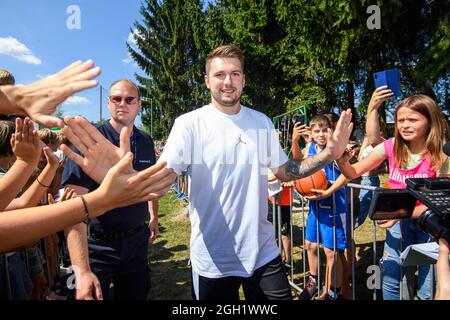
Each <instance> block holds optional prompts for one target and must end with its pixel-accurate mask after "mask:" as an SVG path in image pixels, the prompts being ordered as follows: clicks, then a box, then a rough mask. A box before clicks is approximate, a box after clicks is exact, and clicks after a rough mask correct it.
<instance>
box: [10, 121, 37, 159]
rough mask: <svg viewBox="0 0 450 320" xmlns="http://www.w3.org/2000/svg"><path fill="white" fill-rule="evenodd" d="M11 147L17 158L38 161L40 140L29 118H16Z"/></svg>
mask: <svg viewBox="0 0 450 320" xmlns="http://www.w3.org/2000/svg"><path fill="white" fill-rule="evenodd" d="M10 142H11V147H12V150H13V152H14V155H15V156H16V158H17V160H22V161H25V162H27V163H31V164H33V163H36V164H37V163H38V161H39V158H40V156H41V149H42V145H41V140H40V139H39V134H38V133H37V131H36V130H34V128H33V122H31V120H30V119H29V118H25V120H22V119H20V118H16V131H15V132H14V133H13V134H12V136H11V141H10Z"/></svg>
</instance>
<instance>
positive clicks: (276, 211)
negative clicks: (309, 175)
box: [271, 181, 435, 300]
mask: <svg viewBox="0 0 450 320" xmlns="http://www.w3.org/2000/svg"><path fill="white" fill-rule="evenodd" d="M331 182H332V181H331ZM347 188H348V190H349V195H350V196H349V202H350V208H349V218H350V224H349V225H350V228H349V232H348V233H347V235H348V237H349V241H348V242H349V248H348V249H347V250H346V251H347V253H348V256H347V259H351V267H350V268H351V297H352V300H355V299H356V298H357V297H356V287H357V284H356V273H355V272H356V270H355V262H356V258H355V256H356V250H355V241H354V240H355V227H354V221H355V217H357V214H358V213H355V209H354V208H355V203H354V197H353V195H354V192H355V189H358V190H368V191H374V190H375V189H376V187H373V186H367V185H361V184H354V183H349V184H347ZM291 192H296V193H297V191H296V190H294V189H293V188H291ZM276 197H278V199H279V194H277V195H275V196H274V198H276ZM334 197H335V195H334V194H333V216H334V221H333V238H334V248H333V249H334V262H335V263H334V265H333V267H334V272H333V281H331V284H336V268H337V263H336V261H337V254H338V250H336V220H335V218H336V209H335V200H334ZM291 198H292V197H291ZM299 200H300V202H299V204H300V210H298V211H299V213H300V215H301V219H300V225H299V227H300V228H301V243H300V247H301V260H302V267H301V270H300V272H299V273H295V272H294V261H295V260H294V255H295V254H294V250H291V257H290V259H288V260H290V261H291V265H290V272H289V277H288V278H289V283H290V285H291V287H292V288H293V289H294V290H296V291H297V292H298V294H300V293H301V292H302V291H303V289H302V288H301V287H300V286H299V284H298V282H299V281H298V279H297V278H296V277H295V275H297V274H301V275H302V276H301V278H303V281H302V284H303V285H304V284H305V283H306V276H307V265H306V245H305V229H306V217H305V216H306V212H307V211H308V205H307V204H308V201H307V200H305V199H304V198H303V197H300V199H299ZM278 203H280V202H279V201H278ZM271 205H272V207H273V210H272V214H273V220H272V221H273V224H274V227H275V229H276V230H275V234H276V237H277V244H278V246H279V248H280V254H281V255H282V256H283V249H282V236H281V223H279V222H280V221H282V217H281V206H280V205H277V204H275V201H274V202H273V203H272V204H271ZM297 206H298V205H297ZM293 207H294V204H293V203H291V206H290V221H291V224H290V234H291V248H294V228H293V226H294V224H295V223H294V220H293ZM355 214H356V216H355ZM371 223H372V259H371V261H372V265H373V266H377V267H378V265H379V263H378V260H379V258H380V257H379V256H378V252H377V225H376V223H375V221H371ZM400 223H401V222H400ZM316 230H317V233H318V232H319V228H316ZM383 232H385V231H384V230H383ZM317 239H320V238H319V234H317ZM402 240H403V239H402V235H401V234H400V242H401V241H402ZM320 247H321V246H320V245H317V257H318V270H317V271H318V272H317V275H318V281H317V283H318V296H320V295H321V283H322V282H321V278H322V275H321V261H320V260H321V255H320ZM349 249H350V250H349ZM403 249H406V248H401V250H403ZM402 269H403V268H400V270H402ZM365 271H366V270H364V272H365ZM432 273H433V276H432V277H431V281H432V282H433V283H432V285H431V286H430V289H431V293H430V296H431V297H433V294H434V292H433V287H434V281H435V280H434V270H433V268H432ZM366 275H367V273H366ZM369 276H370V274H369V275H368V277H369ZM368 277H367V278H368ZM301 278H300V279H301ZM400 279H401V280H400V299H403V297H404V296H403V295H404V293H403V292H404V291H405V288H404V286H405V279H404V275H403V274H402V273H401V274H400ZM300 282H301V281H300ZM379 283H380V284H381V278H380V282H379ZM334 287H336V286H334ZM366 287H367V280H366ZM368 290H369V292H370V290H371V291H372V300H377V292H380V295H381V286H380V287H374V288H372V289H370V288H368ZM410 298H411V297H410Z"/></svg>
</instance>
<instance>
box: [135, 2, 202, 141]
mask: <svg viewBox="0 0 450 320" xmlns="http://www.w3.org/2000/svg"><path fill="white" fill-rule="evenodd" d="M140 13H141V15H142V18H143V22H142V23H139V22H136V23H135V24H134V27H135V30H136V31H135V32H134V39H135V40H136V47H134V46H133V45H130V44H127V47H128V50H129V52H130V55H131V57H132V58H133V59H134V60H135V61H136V62H137V64H138V66H139V67H140V68H141V69H142V70H143V71H144V72H145V74H146V76H140V75H138V74H136V79H137V81H138V82H139V84H140V87H141V89H142V93H143V100H144V105H143V115H142V122H143V123H144V125H145V126H147V127H148V126H153V130H152V131H153V135H154V136H155V138H161V137H165V136H167V134H168V132H169V130H170V128H171V127H172V125H173V121H174V119H175V118H176V117H177V116H179V115H181V114H183V113H186V112H188V111H191V110H192V109H193V108H197V107H199V106H201V105H202V104H203V102H204V101H205V100H206V91H205V87H204V85H203V81H202V79H203V77H202V64H203V61H204V56H203V55H202V53H201V48H202V47H203V46H204V44H203V41H204V40H203V36H202V34H203V32H202V29H203V13H202V11H201V2H200V1H195V0H192V1H183V0H165V1H157V0H146V1H145V3H143V4H142V6H141V9H140ZM132 31H133V30H132ZM151 120H153V123H151Z"/></svg>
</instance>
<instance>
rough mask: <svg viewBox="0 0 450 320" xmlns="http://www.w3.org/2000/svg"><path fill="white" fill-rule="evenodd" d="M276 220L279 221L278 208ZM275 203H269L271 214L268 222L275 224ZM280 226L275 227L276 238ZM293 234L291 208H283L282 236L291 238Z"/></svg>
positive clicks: (276, 207)
mask: <svg viewBox="0 0 450 320" xmlns="http://www.w3.org/2000/svg"><path fill="white" fill-rule="evenodd" d="M275 210H276V212H275V214H276V220H277V221H278V206H277V205H276V206H275ZM272 212H273V203H272V202H269V213H268V215H267V220H269V221H270V222H271V223H273V213H272ZM277 228H278V225H276V226H275V236H276V237H278V236H277V234H278V231H277ZM290 234H291V207H290V206H281V235H283V236H289V235H290Z"/></svg>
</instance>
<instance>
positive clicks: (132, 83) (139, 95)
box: [109, 79, 141, 100]
mask: <svg viewBox="0 0 450 320" xmlns="http://www.w3.org/2000/svg"><path fill="white" fill-rule="evenodd" d="M119 82H126V83H128V84H129V85H132V86H133V87H135V88H136V91H137V94H138V99H139V100H140V99H141V90H139V87H138V86H137V85H136V84H135V83H134V82H133V81H131V80H128V79H119V80H117V81H114V82H113V83H112V84H111V85H110V86H109V91H111V88H112V87H113V86H114V85H115V84H117V83H119Z"/></svg>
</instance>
